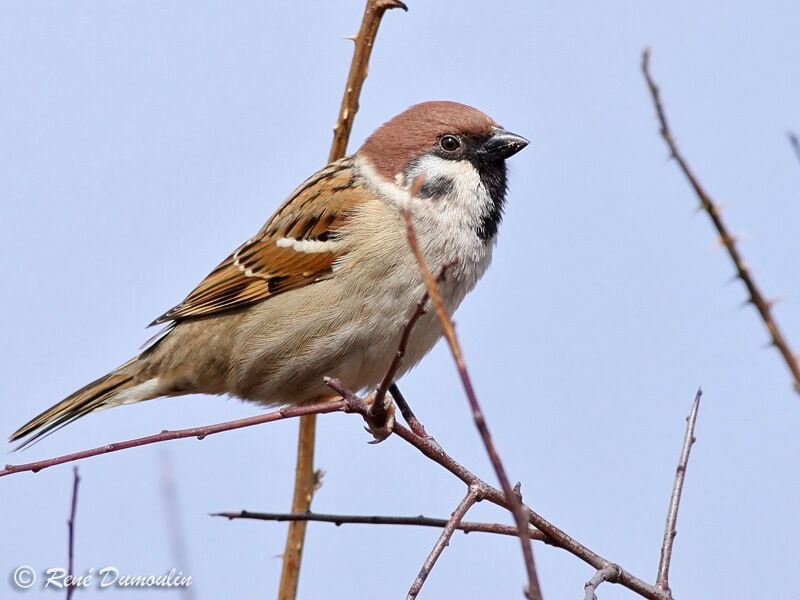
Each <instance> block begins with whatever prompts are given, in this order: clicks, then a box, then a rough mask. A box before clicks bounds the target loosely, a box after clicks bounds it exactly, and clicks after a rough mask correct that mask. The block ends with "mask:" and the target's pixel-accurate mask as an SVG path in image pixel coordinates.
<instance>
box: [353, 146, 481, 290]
mask: <svg viewBox="0 0 800 600" xmlns="http://www.w3.org/2000/svg"><path fill="white" fill-rule="evenodd" d="M356 168H357V169H358V171H359V173H360V174H361V175H362V177H363V178H364V180H365V182H366V183H367V185H369V186H370V187H371V188H372V189H373V190H374V191H375V192H376V193H377V194H378V195H379V196H381V197H382V198H383V199H384V201H386V202H387V203H388V204H390V205H393V206H396V207H397V208H399V209H407V210H409V212H410V213H411V215H412V218H413V221H414V228H415V229H416V233H417V238H418V240H419V243H420V247H421V249H422V251H423V254H424V255H425V257H426V260H427V261H429V263H430V264H439V265H441V264H444V263H446V262H449V261H451V260H453V259H454V258H457V259H458V261H459V264H458V265H457V266H455V267H454V268H453V271H455V272H456V273H458V274H459V278H460V279H461V283H462V285H464V287H465V289H464V290H462V291H463V292H466V290H468V289H470V288H472V286H473V285H474V284H475V282H476V281H477V280H478V279H480V277H481V276H482V275H483V273H484V271H485V270H486V268H487V267H488V265H489V262H490V261H491V256H492V247H493V245H494V239H490V240H482V239H480V238H479V237H478V228H479V226H480V223H481V219H482V218H483V217H484V216H485V215H486V214H488V211H489V209H490V207H491V205H492V199H491V196H490V195H489V193H488V191H487V190H486V188H485V187H484V186H483V184H482V183H481V180H480V176H479V175H478V172H477V170H476V169H475V167H473V166H472V164H471V163H470V162H469V161H455V160H445V159H442V158H438V157H435V156H425V157H421V158H420V159H418V161H417V164H416V165H415V168H414V169H413V170H412V172H410V173H407V174H406V177H407V180H408V181H403V182H402V183H401V184H398V183H395V182H394V181H392V180H387V179H385V178H383V177H381V176H380V175H378V174H377V173H376V172H375V170H374V169H373V168H372V165H371V164H370V163H369V161H367V160H366V159H364V158H363V157H360V156H358V155H356ZM420 174H424V175H425V176H426V178H427V177H430V178H436V177H446V178H448V179H450V180H451V181H452V182H453V188H452V191H450V192H449V193H448V194H447V195H445V196H443V197H437V198H418V197H415V198H410V196H409V191H410V187H411V184H413V181H414V179H415V178H416V177H417V176H418V175H420ZM462 297H463V295H462Z"/></svg>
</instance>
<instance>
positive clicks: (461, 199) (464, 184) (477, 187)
mask: <svg viewBox="0 0 800 600" xmlns="http://www.w3.org/2000/svg"><path fill="white" fill-rule="evenodd" d="M419 175H424V176H425V178H426V179H428V178H430V179H440V178H443V179H447V180H449V181H452V182H453V190H452V192H450V193H449V194H448V195H447V196H445V197H443V198H438V199H431V198H414V200H413V204H412V210H414V211H415V212H416V211H420V212H422V213H425V212H431V213H433V214H436V213H439V214H441V213H444V215H445V218H446V219H447V220H448V221H450V222H451V223H453V224H455V223H458V224H459V225H461V226H463V227H466V228H468V229H471V230H473V231H475V230H476V229H477V227H478V224H479V223H480V221H481V219H482V218H483V217H484V216H485V215H486V214H487V213H488V211H489V208H490V206H491V203H492V199H491V197H490V196H489V193H488V192H487V191H486V188H485V187H484V185H483V183H482V182H481V178H480V175H479V174H478V171H477V169H476V168H475V167H474V166H473V165H472V163H471V162H469V161H468V160H446V159H444V158H439V157H438V156H432V155H428V156H423V157H421V158H420V159H418V160H417V161H416V164H415V165H414V168H413V169H411V170H410V171H409V172H408V173H407V174H406V177H407V181H406V183H407V185H411V184H412V183H413V182H414V180H415V179H416V178H417V177H418V176H419Z"/></svg>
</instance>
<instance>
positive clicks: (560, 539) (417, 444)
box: [394, 423, 671, 600]
mask: <svg viewBox="0 0 800 600" xmlns="http://www.w3.org/2000/svg"><path fill="white" fill-rule="evenodd" d="M394 434H395V435H397V436H398V437H400V438H402V439H403V440H405V441H406V442H408V443H409V444H411V445H412V446H414V448H416V449H417V450H419V451H420V452H421V453H422V454H423V455H425V456H426V457H428V458H429V459H431V460H432V461H434V462H435V463H437V464H439V465H441V466H442V467H444V468H445V469H447V470H448V471H449V472H450V473H452V474H453V475H455V476H456V477H458V478H459V479H460V480H461V481H463V482H464V483H465V484H467V485H470V484H472V483H473V482H480V483H482V484H483V485H485V486H486V488H485V492H484V493H485V496H484V498H485V499H486V500H488V501H489V502H491V503H492V504H496V505H497V506H501V507H503V508H505V509H506V510H510V506H509V504H508V502H506V496H505V494H504V493H503V492H502V491H500V490H498V489H497V488H495V487H492V486H490V485H489V484H487V483H486V482H484V481H483V480H481V479H480V478H479V477H478V476H477V475H475V474H474V473H472V472H471V471H470V470H468V469H467V468H466V467H464V466H463V465H461V464H460V463H459V462H458V461H456V460H455V459H453V457H451V456H450V455H449V454H447V453H446V452H445V451H444V450H443V449H442V448H441V446H439V444H437V443H436V442H435V440H433V438H424V437H420V436H418V435H416V434H414V433H413V432H411V431H410V430H408V429H406V428H405V427H403V426H402V425H400V424H399V423H395V425H394ZM526 508H527V510H528V512H529V515H530V523H531V525H533V526H534V527H536V528H537V529H538V530H540V531H541V532H542V533H543V534H544V535H545V540H544V542H545V543H547V544H550V545H552V546H557V547H559V548H562V549H563V550H566V551H567V552H569V553H570V554H572V555H573V556H575V557H577V558H579V559H580V560H582V561H584V562H585V563H587V564H589V565H591V566H592V567H594V568H595V569H603V568H605V567H608V566H610V565H614V564H615V563H613V562H611V561H610V560H607V559H605V558H603V557H602V556H600V555H599V554H597V553H596V552H593V551H592V550H590V549H589V548H587V547H586V546H584V545H583V544H581V543H580V542H578V541H577V540H575V539H574V538H572V537H570V536H569V535H567V534H566V533H565V532H564V531H562V530H561V529H559V528H558V527H556V526H555V525H553V524H552V523H550V522H549V521H548V520H546V519H545V518H544V517H542V516H541V515H539V514H538V513H536V512H534V511H533V510H531V509H530V508H529V507H526ZM517 535H519V530H517ZM616 583H618V584H620V585H622V586H623V587H626V588H628V589H629V590H631V591H633V592H636V593H637V594H639V595H640V596H642V597H644V598H649V599H650V600H671V596H670V595H669V594H667V593H666V592H664V591H663V590H660V589H658V588H657V587H655V586H652V585H650V584H649V583H647V582H645V581H643V580H641V579H639V578H638V577H636V576H634V575H633V574H631V573H629V572H628V571H626V570H625V569H622V568H620V575H619V578H618V580H617V581H616Z"/></svg>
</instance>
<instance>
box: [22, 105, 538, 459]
mask: <svg viewBox="0 0 800 600" xmlns="http://www.w3.org/2000/svg"><path fill="white" fill-rule="evenodd" d="M527 144H528V141H527V140H526V139H525V138H523V137H520V136H518V135H516V134H513V133H509V132H508V131H506V130H504V129H503V128H502V127H500V126H499V125H498V124H497V123H495V122H494V121H493V120H492V119H491V118H490V117H488V116H487V115H485V114H483V113H482V112H480V111H478V110H476V109H474V108H472V107H469V106H465V105H463V104H457V103H454V102H424V103H422V104H418V105H416V106H412V107H411V108H409V109H408V110H406V111H405V112H403V113H401V114H399V115H397V116H396V117H394V118H393V119H391V120H390V121H389V122H388V123H385V124H384V125H383V126H381V127H380V128H379V129H377V130H376V131H375V132H374V133H373V134H372V135H371V136H370V137H369V138H368V139H367V141H366V142H365V143H364V145H363V146H362V147H361V148H360V149H359V150H358V151H357V152H356V153H355V154H353V155H352V156H349V157H346V158H343V159H341V160H338V161H336V162H333V163H331V164H329V165H328V166H326V167H324V168H323V169H322V170H320V171H318V172H317V173H315V174H314V175H312V176H311V177H310V178H309V179H307V180H306V181H305V182H304V183H303V184H302V185H301V186H300V187H299V188H297V189H296V190H295V191H294V192H293V193H292V194H291V195H290V196H289V198H288V199H287V200H286V201H285V202H284V203H283V205H282V206H281V207H280V208H279V209H278V211H277V212H276V213H275V214H274V215H273V216H272V217H271V218H270V219H269V220H268V221H267V223H266V224H265V225H264V226H263V227H262V228H261V230H260V231H259V232H258V233H257V234H256V235H255V236H254V237H253V238H251V239H250V240H248V241H247V242H245V243H244V244H242V245H241V246H240V247H239V248H238V249H237V250H236V251H235V252H234V253H233V254H231V255H230V256H229V257H228V258H226V259H225V260H224V261H222V263H220V265H219V266H218V267H217V268H216V269H214V270H213V271H212V272H211V273H210V274H209V275H208V276H207V277H206V278H205V279H204V280H203V281H202V282H201V283H200V285H198V286H197V287H196V288H195V289H194V291H192V293H191V294H189V296H187V298H186V299H185V300H184V301H183V302H181V303H180V304H178V305H177V306H176V307H174V308H172V309H171V310H169V311H167V312H166V313H164V314H163V315H161V316H160V317H159V318H157V319H156V320H155V321H153V323H152V324H151V325H155V324H159V323H168V326H167V329H166V330H165V331H164V332H162V334H160V335H159V336H157V338H156V339H155V341H153V342H152V343H151V344H150V345H149V346H148V347H147V348H146V349H145V350H144V351H143V352H141V353H140V354H139V355H138V356H136V357H135V358H132V359H131V360H129V361H128V362H126V363H125V364H124V365H122V366H120V367H118V368H117V369H114V370H113V371H111V372H110V373H108V374H107V375H104V376H103V377H101V378H100V379H97V380H96V381H93V382H92V383H90V384H88V385H86V386H84V387H82V388H81V389H79V390H78V391H76V392H74V393H73V394H71V395H70V396H68V397H67V398H65V399H64V400H62V401H61V402H59V403H58V404H56V405H55V406H53V407H51V408H49V409H47V410H46V411H44V412H43V413H42V414H40V415H39V416H37V417H35V418H34V419H32V420H31V421H29V422H28V423H26V424H25V425H23V426H22V427H20V428H19V429H18V430H17V431H16V432H14V433H13V434H12V436H11V440H12V441H16V440H21V439H23V438H27V439H26V440H25V442H24V443H23V444H22V445H23V446H24V445H27V444H29V443H31V442H33V441H35V440H37V439H38V438H40V437H41V436H43V435H45V434H47V433H49V432H51V431H53V430H55V429H57V428H59V427H62V426H64V425H66V424H68V423H70V422H72V421H74V420H75V419H78V418H80V417H83V416H84V415H87V414H89V413H90V412H92V411H95V410H100V409H103V408H109V407H112V406H118V405H120V404H132V403H134V402H141V401H143V400H150V399H152V398H157V397H160V396H178V395H182V394H197V393H203V394H230V395H232V396H236V397H238V398H241V399H243V400H249V401H253V402H258V403H261V404H264V405H268V406H269V405H287V404H291V405H297V404H302V403H306V402H312V401H315V400H318V399H320V398H324V397H329V396H331V395H332V393H331V391H330V390H329V389H328V388H327V387H326V386H325V384H324V382H323V377H324V376H331V377H337V378H339V379H340V380H341V381H342V382H343V384H344V385H345V386H347V387H348V388H350V389H352V390H362V389H364V388H367V387H370V386H376V385H378V384H379V383H380V381H381V379H382V378H383V376H384V374H385V373H386V370H387V368H388V366H389V364H390V362H391V361H392V358H393V357H394V354H395V352H396V350H397V346H398V343H399V339H400V335H401V331H402V329H403V324H404V322H405V320H406V319H408V318H409V316H410V315H411V313H412V312H413V311H414V309H415V307H416V303H417V302H418V301H419V299H420V298H421V297H422V294H423V292H424V290H425V287H424V284H423V282H422V277H421V274H420V271H419V267H418V265H417V263H416V260H415V258H414V256H413V254H412V252H411V250H410V249H409V247H408V243H407V240H406V225H405V221H404V219H403V217H402V214H401V210H402V209H406V210H408V211H409V213H410V214H411V217H412V221H413V224H414V228H415V230H416V234H417V238H418V242H419V245H420V249H421V251H422V254H423V256H424V258H425V261H426V263H427V265H428V266H429V268H430V269H431V270H433V271H436V270H438V269H440V268H441V267H442V265H444V264H446V263H451V262H453V261H457V262H456V263H455V265H454V266H453V267H452V268H450V269H449V270H448V273H447V279H446V281H444V282H443V283H442V284H441V293H442V297H443V299H444V302H445V305H446V308H447V310H448V312H449V313H450V314H452V313H453V312H454V311H455V310H456V308H457V307H458V305H459V304H460V303H461V301H462V300H463V299H464V296H465V295H466V294H467V292H469V291H470V290H471V289H472V288H473V287H474V286H475V284H476V282H477V281H478V279H480V277H481V276H482V275H483V273H484V272H485V271H486V268H487V267H488V266H489V262H490V260H491V256H492V248H493V246H494V244H495V239H496V235H497V227H498V225H499V223H500V219H501V216H502V212H503V205H504V203H505V198H506V165H505V159H506V158H508V157H509V156H511V155H513V154H515V153H516V152H518V151H519V150H521V149H522V148H524V147H525V146H526V145H527ZM420 175H424V179H423V184H422V186H421V187H420V188H419V190H418V191H417V193H416V194H415V195H414V196H413V197H412V196H411V186H412V184H413V182H414V181H415V180H416V179H417V177H418V176H420ZM441 334H442V331H441V328H440V326H439V324H438V321H437V320H436V317H435V315H434V314H432V313H430V312H429V313H428V314H426V315H424V316H423V317H422V318H421V319H420V321H419V322H418V323H417V325H416V327H415V329H414V330H413V332H412V333H411V336H410V338H409V340H408V345H407V351H406V355H405V358H404V361H403V364H402V366H401V368H400V370H399V372H398V374H397V376H398V377H400V376H402V375H403V374H404V373H405V372H406V371H407V370H408V369H410V368H411V367H412V366H414V365H415V364H416V363H417V362H419V360H420V359H421V358H422V357H423V356H424V355H425V354H426V353H427V352H428V351H429V350H430V349H431V347H432V346H433V345H434V344H435V343H436V341H437V340H438V338H439V337H440V336H441Z"/></svg>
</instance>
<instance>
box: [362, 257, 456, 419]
mask: <svg viewBox="0 0 800 600" xmlns="http://www.w3.org/2000/svg"><path fill="white" fill-rule="evenodd" d="M457 262H458V261H452V262H449V263H447V264H445V265H442V270H441V271H439V276H438V277H437V278H436V281H437V283H438V282H440V281H444V280H445V278H446V275H447V269H449V268H450V267H452V266H453V265H454V264H456V263H457ZM427 303H428V292H427V291H426V292H425V293H424V294H423V295H422V298H420V300H419V302H417V306H416V308H415V310H414V312H413V314H412V315H411V316H410V317H409V318H408V320H407V321H406V322H405V323H404V324H403V331H402V333H401V334H400V343H399V344H398V346H397V352H395V354H394V358H393V359H392V362H391V363H390V364H389V368H388V369H386V375H384V377H383V381H381V384H380V385H379V386H378V390H377V391H376V392H375V397H374V398H373V400H372V406H371V407H370V412H369V414H370V417H372V419H373V420H374V422H375V423H376V424H378V425H379V426H380V425H381V424H383V423H384V422H385V421H386V403H385V402H384V399H385V398H386V392H387V391H389V388H390V387H391V386H392V385H393V384H394V378H395V376H396V375H397V371H398V370H399V369H400V365H402V364H403V357H404V356H405V355H406V346H407V345H408V338H409V337H410V336H411V330H413V329H414V325H416V324H417V321H418V320H419V318H420V317H421V316H422V315H424V314H425V313H426V312H427V310H426V309H425V305H426V304H427ZM395 389H397V387H396V386H395ZM406 407H408V404H407V403H406ZM408 410H409V411H410V410H411V409H410V408H408ZM411 414H412V418H414V420H416V417H413V413H411ZM405 416H406V415H405V413H403V418H405ZM417 423H419V421H417ZM410 425H411V423H409V426H410Z"/></svg>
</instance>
